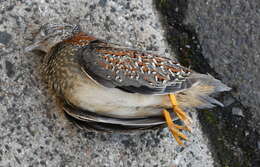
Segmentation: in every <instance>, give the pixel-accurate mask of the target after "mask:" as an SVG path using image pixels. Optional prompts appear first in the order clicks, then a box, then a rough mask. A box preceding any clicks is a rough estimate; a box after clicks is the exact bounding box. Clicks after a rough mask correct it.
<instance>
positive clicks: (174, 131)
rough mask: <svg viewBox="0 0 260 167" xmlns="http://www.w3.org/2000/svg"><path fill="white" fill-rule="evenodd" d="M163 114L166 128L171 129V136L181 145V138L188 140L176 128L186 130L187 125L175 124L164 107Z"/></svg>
mask: <svg viewBox="0 0 260 167" xmlns="http://www.w3.org/2000/svg"><path fill="white" fill-rule="evenodd" d="M163 115H164V118H165V120H166V123H167V125H168V128H169V130H170V131H171V133H172V135H173V137H174V138H175V140H176V141H177V142H178V143H179V144H180V145H183V142H182V141H181V138H182V139H184V140H188V138H187V136H185V135H184V134H183V133H181V132H180V131H179V130H178V129H182V130H187V127H185V126H180V125H176V124H175V123H173V122H172V119H171V115H170V113H169V111H167V110H165V109H164V110H163Z"/></svg>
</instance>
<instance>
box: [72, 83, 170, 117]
mask: <svg viewBox="0 0 260 167" xmlns="http://www.w3.org/2000/svg"><path fill="white" fill-rule="evenodd" d="M74 84H75V83H74ZM76 85H77V86H74V88H73V89H71V90H70V91H71V92H70V93H69V94H70V96H69V98H68V99H70V102H71V103H72V104H75V105H77V106H79V107H81V108H82V109H86V110H89V111H92V112H96V113H100V114H103V115H107V116H114V117H121V118H123V117H125V118H130V117H145V116H152V115H160V114H161V110H162V107H161V106H162V104H163V103H165V102H166V101H167V98H166V97H165V95H164V96H160V95H143V94H139V93H127V92H124V91H121V90H120V89H116V88H107V87H104V86H102V85H100V84H97V83H95V82H93V81H92V80H90V79H87V80H86V79H84V80H83V81H81V82H77V83H76Z"/></svg>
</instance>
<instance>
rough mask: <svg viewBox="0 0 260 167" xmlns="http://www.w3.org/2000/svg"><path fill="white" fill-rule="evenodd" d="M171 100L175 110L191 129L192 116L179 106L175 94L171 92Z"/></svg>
mask: <svg viewBox="0 0 260 167" xmlns="http://www.w3.org/2000/svg"><path fill="white" fill-rule="evenodd" d="M169 97H170V101H171V103H172V107H173V112H175V113H176V115H177V116H178V117H179V118H180V119H181V120H182V121H183V122H184V124H185V125H186V127H187V129H188V130H189V131H191V128H190V124H191V123H192V120H191V118H190V117H189V116H188V115H187V114H186V113H185V112H184V111H182V109H181V108H180V107H179V105H178V103H177V100H176V98H175V96H174V95H173V94H169Z"/></svg>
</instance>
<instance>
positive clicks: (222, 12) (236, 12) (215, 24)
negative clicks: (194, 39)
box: [186, 0, 260, 134]
mask: <svg viewBox="0 0 260 167" xmlns="http://www.w3.org/2000/svg"><path fill="white" fill-rule="evenodd" d="M187 11H188V14H187V18H186V23H187V24H191V25H193V26H194V27H195V29H196V32H197V33H198V36H199V39H200V42H201V46H202V50H203V55H204V56H205V57H206V58H207V59H208V60H209V64H210V66H211V67H212V68H214V69H215V71H216V72H217V73H218V74H220V76H221V78H222V79H223V81H224V82H225V83H227V84H228V85H229V86H231V87H233V91H232V93H233V95H234V97H235V98H236V99H238V100H239V101H240V102H241V103H242V104H243V105H244V106H245V107H247V108H249V109H250V112H251V113H252V118H253V119H252V121H251V123H252V125H251V127H252V128H256V130H257V131H258V133H259V134H260V74H259V72H260V47H259V46H260V28H259V27H260V1H259V0H250V1H244V0H236V1H224V0H223V1H211V0H210V1H195V0H192V1H190V3H189V9H188V10H187Z"/></svg>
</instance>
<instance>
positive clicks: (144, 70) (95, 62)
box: [79, 40, 193, 94]
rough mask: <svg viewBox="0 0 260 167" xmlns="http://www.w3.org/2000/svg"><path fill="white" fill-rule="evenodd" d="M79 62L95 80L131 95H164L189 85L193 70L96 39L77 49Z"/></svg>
mask: <svg viewBox="0 0 260 167" xmlns="http://www.w3.org/2000/svg"><path fill="white" fill-rule="evenodd" d="M79 54H80V55H81V57H80V63H81V65H82V67H83V69H84V71H85V72H86V73H87V74H88V75H90V76H91V77H92V78H93V79H94V80H95V81H97V82H98V83H100V84H102V85H104V86H106V87H114V88H119V89H121V90H124V91H127V92H131V93H142V94H167V93H170V92H176V91H180V90H183V89H186V88H189V87H191V86H192V84H193V82H191V81H190V80H189V79H188V76H190V75H191V73H192V71H191V70H189V69H187V68H185V67H182V66H181V65H180V64H178V63H177V62H175V61H174V60H172V59H169V58H166V57H161V56H158V55H155V54H152V53H148V52H142V51H138V50H133V49H129V48H123V47H121V46H119V45H115V44H108V43H106V42H103V41H100V40H95V41H92V42H91V43H89V45H87V46H86V47H84V48H82V49H81V50H80V53H79Z"/></svg>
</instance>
